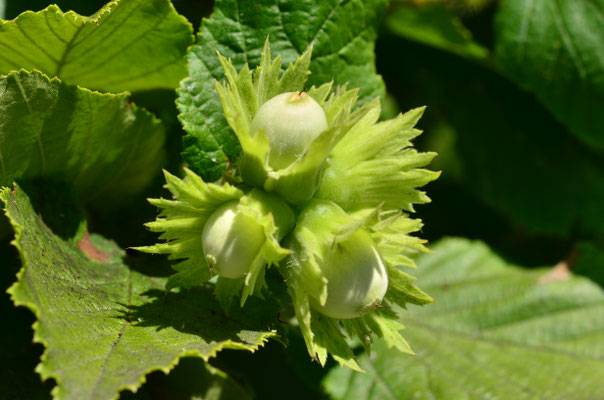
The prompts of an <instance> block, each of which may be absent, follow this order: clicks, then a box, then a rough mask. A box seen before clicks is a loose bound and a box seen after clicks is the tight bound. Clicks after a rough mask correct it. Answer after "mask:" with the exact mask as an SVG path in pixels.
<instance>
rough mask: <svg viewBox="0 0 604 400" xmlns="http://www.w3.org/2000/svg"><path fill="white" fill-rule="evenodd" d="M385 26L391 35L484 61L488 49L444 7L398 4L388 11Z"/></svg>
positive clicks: (487, 54)
mask: <svg viewBox="0 0 604 400" xmlns="http://www.w3.org/2000/svg"><path fill="white" fill-rule="evenodd" d="M385 22H386V26H387V27H388V29H389V30H390V32H392V33H393V34H395V35H400V36H402V37H405V38H408V39H410V40H414V41H417V42H419V43H424V44H427V45H429V46H434V47H437V48H439V49H442V50H445V51H450V52H452V53H455V54H457V55H459V56H461V57H466V58H469V59H472V60H479V61H484V60H486V59H487V58H488V56H489V50H488V49H487V48H485V47H483V46H481V45H480V44H478V43H476V42H475V41H474V40H473V39H472V35H471V33H470V31H468V30H467V29H466V28H465V27H464V26H463V24H462V23H461V21H460V19H459V18H458V17H456V16H455V15H453V14H452V13H451V12H450V11H449V10H447V9H446V8H444V7H440V6H434V5H432V4H427V5H426V6H419V7H418V6H414V7H411V6H408V7H401V8H398V9H396V10H395V11H393V12H391V13H388V15H387V16H386V21H385Z"/></svg>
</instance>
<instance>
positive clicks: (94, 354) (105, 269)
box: [0, 186, 278, 400]
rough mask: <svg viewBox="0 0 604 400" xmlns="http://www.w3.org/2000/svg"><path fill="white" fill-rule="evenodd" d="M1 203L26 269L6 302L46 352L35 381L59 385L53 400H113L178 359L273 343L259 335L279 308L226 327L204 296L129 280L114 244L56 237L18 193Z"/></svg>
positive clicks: (10, 192) (249, 312) (266, 334)
mask: <svg viewBox="0 0 604 400" xmlns="http://www.w3.org/2000/svg"><path fill="white" fill-rule="evenodd" d="M0 198H1V199H2V200H3V201H4V203H5V205H6V214H7V216H8V217H9V219H10V220H11V223H12V225H13V228H14V230H15V241H14V244H15V246H16V247H17V249H18V250H19V253H20V256H21V261H22V263H23V268H22V269H21V271H20V272H19V274H18V281H17V282H16V283H15V284H14V285H13V286H12V287H11V288H10V289H9V293H10V294H11V298H12V300H13V301H14V302H15V304H16V305H23V306H26V307H27V308H29V309H30V310H32V311H33V312H34V313H35V315H36V317H37V322H36V323H35V324H34V341H35V342H39V343H43V344H44V345H45V346H46V351H45V352H44V355H43V356H42V362H41V363H40V364H39V365H38V367H37V371H38V372H39V373H40V375H41V376H42V378H43V379H48V378H54V379H55V380H56V381H57V384H58V385H57V386H56V387H55V389H53V395H54V397H55V399H78V400H79V399H115V398H117V393H118V392H119V391H120V390H122V389H130V390H136V388H137V387H138V386H139V385H140V384H141V382H143V381H144V375H145V374H147V373H148V372H150V371H153V370H162V371H164V372H168V371H169V370H170V369H171V368H172V367H173V366H174V365H175V364H176V363H177V362H178V360H179V358H180V357H183V356H196V357H201V358H203V359H204V360H207V359H208V358H210V357H213V356H214V355H216V353H217V352H218V351H220V350H222V349H225V348H231V349H245V350H250V351H254V350H256V349H257V348H258V347H259V346H261V345H262V344H263V343H264V342H265V341H266V340H268V339H269V338H271V337H274V336H275V331H267V330H266V329H267V327H268V326H270V325H271V323H272V318H274V316H276V315H277V311H278V307H276V306H273V305H268V304H266V303H263V302H260V301H258V302H255V303H254V304H253V305H252V306H251V307H250V308H249V309H246V311H245V312H241V311H239V310H238V309H237V310H234V311H233V312H232V313H231V314H230V315H229V318H226V317H225V316H224V314H222V313H221V311H220V306H219V305H218V303H217V302H216V301H215V300H214V297H213V294H212V289H211V288H208V287H203V288H196V289H192V290H188V291H187V290H183V291H181V292H179V293H166V292H165V291H164V286H165V283H166V279H165V278H155V277H149V276H146V275H142V274H141V273H139V272H136V271H133V270H130V269H129V268H128V267H127V266H126V265H124V264H123V263H122V261H121V258H122V257H123V255H124V252H123V251H122V250H120V249H119V248H117V246H116V245H115V244H114V243H113V242H111V241H109V240H106V239H103V238H102V237H100V236H96V235H88V234H87V233H84V235H83V236H81V237H80V238H75V239H74V240H69V241H66V240H63V239H61V238H59V237H58V236H56V235H54V234H53V233H52V232H51V231H50V230H49V229H48V228H47V227H46V226H45V225H44V223H43V222H42V219H41V217H40V216H38V215H37V214H36V212H35V211H34V210H33V208H32V207H31V205H30V203H29V199H28V197H27V195H26V194H25V193H24V192H23V191H22V189H21V188H20V187H18V186H15V187H14V188H13V189H9V188H5V189H3V190H2V192H1V193H0ZM250 301H255V299H254V300H250Z"/></svg>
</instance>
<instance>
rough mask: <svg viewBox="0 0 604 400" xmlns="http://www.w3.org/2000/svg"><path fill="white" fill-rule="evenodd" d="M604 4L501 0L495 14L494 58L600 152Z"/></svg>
mask: <svg viewBox="0 0 604 400" xmlns="http://www.w3.org/2000/svg"><path fill="white" fill-rule="evenodd" d="M603 18H604V0H561V1H560V0H557V1H551V0H506V1H504V2H502V3H501V6H500V8H499V10H498V12H497V19H496V25H495V32H496V39H497V40H496V56H497V60H498V62H499V65H500V67H501V69H502V70H503V71H504V73H505V74H506V75H507V76H509V77H510V78H511V79H512V80H514V81H515V82H516V83H518V85H520V86H521V87H523V88H525V89H527V90H530V91H531V92H533V93H534V94H535V95H536V96H537V98H539V100H540V101H541V102H542V103H543V104H545V106H546V107H547V108H548V109H549V110H550V111H551V113H552V115H553V116H554V117H555V118H557V119H558V120H559V121H561V122H562V123H563V124H564V125H566V126H567V127H568V129H569V130H570V131H571V132H572V133H574V134H575V135H577V136H578V137H579V138H580V139H581V140H583V141H584V142H585V143H587V144H589V145H591V146H593V147H595V148H597V149H599V150H603V149H604V119H603V118H601V116H600V115H599V113H600V112H601V110H602V109H604V57H603V56H602V38H603V37H604V23H602V19H603Z"/></svg>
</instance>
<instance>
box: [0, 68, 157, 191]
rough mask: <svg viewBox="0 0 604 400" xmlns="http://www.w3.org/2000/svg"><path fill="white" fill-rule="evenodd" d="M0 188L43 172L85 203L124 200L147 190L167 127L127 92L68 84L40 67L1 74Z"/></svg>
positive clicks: (40, 175) (43, 175)
mask: <svg viewBox="0 0 604 400" xmlns="http://www.w3.org/2000/svg"><path fill="white" fill-rule="evenodd" d="M0 109H1V110H2V113H1V114H0V185H4V186H8V185H11V184H12V182H13V181H14V180H16V179H32V178H36V177H44V178H50V179H55V180H60V181H64V182H69V183H71V184H73V186H74V187H75V189H76V191H77V192H78V193H80V194H81V196H82V199H83V200H84V201H92V200H95V201H100V200H103V199H105V200H109V201H111V202H116V201H119V200H120V199H122V198H125V197H127V196H128V195H129V194H133V193H136V192H138V191H140V190H141V189H142V188H143V187H145V186H146V185H147V184H148V183H149V182H150V180H151V179H152V178H153V176H154V175H155V173H156V172H157V170H158V169H159V165H160V163H161V161H162V158H163V142H164V129H163V126H162V125H161V123H160V122H159V121H158V120H157V119H155V118H154V117H153V116H152V115H151V114H150V113H148V112H146V111H144V110H141V109H139V108H138V107H136V106H134V105H133V104H131V103H129V102H128V96H127V94H119V95H114V94H101V93H98V92H91V91H90V90H88V89H83V88H79V87H76V86H67V85H65V84H63V83H61V81H59V80H58V79H56V78H53V79H48V77H47V76H45V75H44V74H42V73H40V72H37V71H34V72H31V73H29V72H26V71H23V70H22V71H19V72H12V73H10V74H9V75H8V76H0Z"/></svg>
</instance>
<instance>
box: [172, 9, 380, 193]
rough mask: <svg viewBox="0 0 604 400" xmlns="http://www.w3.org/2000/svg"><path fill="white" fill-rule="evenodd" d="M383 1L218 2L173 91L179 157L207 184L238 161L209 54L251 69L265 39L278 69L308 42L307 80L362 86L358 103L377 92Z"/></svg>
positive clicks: (216, 67) (218, 69)
mask: <svg viewBox="0 0 604 400" xmlns="http://www.w3.org/2000/svg"><path fill="white" fill-rule="evenodd" d="M384 5H385V2H384V1H383V0H371V1H360V0H353V1H343V0H337V1H333V2H287V3H283V2H277V1H275V0H263V1H249V2H247V1H246V2H240V1H235V0H219V1H217V2H216V4H215V7H214V13H213V14H212V16H211V18H209V19H207V20H204V21H203V24H202V27H201V31H200V33H199V35H198V38H197V44H196V45H195V46H193V47H191V49H190V51H189V54H188V77H187V78H186V79H184V80H183V81H182V83H181V87H180V89H179V91H178V92H179V97H178V100H177V105H178V108H179V110H180V120H181V122H182V123H183V126H184V129H185V131H186V132H187V133H188V135H187V136H185V138H184V139H183V151H184V152H183V156H184V159H185V161H186V162H187V163H188V164H189V166H190V168H191V169H192V170H194V171H195V172H197V173H198V174H199V175H201V177H202V178H203V179H204V180H206V181H209V182H211V181H215V180H217V179H218V178H220V176H221V172H222V171H223V170H224V169H230V168H232V166H233V164H236V163H237V161H238V156H239V152H240V147H239V143H238V142H237V138H236V136H235V134H234V133H233V131H232V130H231V129H230V128H229V127H228V125H227V123H226V120H225V118H224V116H223V112H222V107H221V104H220V100H219V98H218V95H217V93H216V91H215V90H214V83H213V81H214V80H218V81H222V80H223V79H224V74H223V71H222V66H221V65H220V62H219V60H218V58H217V57H216V51H218V52H220V53H221V54H222V55H223V56H225V57H227V58H230V59H231V60H232V62H233V65H234V67H235V69H236V70H238V71H239V70H241V69H242V68H243V66H244V65H245V64H248V66H249V68H250V69H253V68H255V67H256V66H258V65H259V64H260V60H261V53H262V49H263V47H264V43H265V40H266V38H267V36H268V37H269V39H270V43H271V48H272V50H273V52H274V53H276V54H280V55H281V56H282V58H283V62H284V63H283V67H282V68H285V67H286V66H287V65H288V64H289V63H292V62H294V61H295V60H296V58H297V57H298V56H299V55H300V54H302V53H303V52H304V51H305V50H307V49H308V48H309V46H311V45H312V46H313V58H312V60H311V63H310V71H311V73H312V74H311V76H310V78H309V81H308V84H309V85H313V84H319V83H324V82H329V81H331V80H333V81H334V82H335V84H336V85H343V84H345V83H346V82H350V86H351V87H360V88H362V89H361V92H360V94H359V96H360V103H361V104H362V103H365V102H366V101H368V100H370V99H373V98H374V97H376V96H378V95H383V94H384V85H383V82H382V79H381V77H379V75H377V74H376V73H375V66H374V62H375V54H374V52H373V42H374V40H375V37H376V27H377V25H378V22H379V19H380V16H381V13H382V10H383V8H384ZM227 32H228V33H227ZM282 72H283V69H282Z"/></svg>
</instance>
